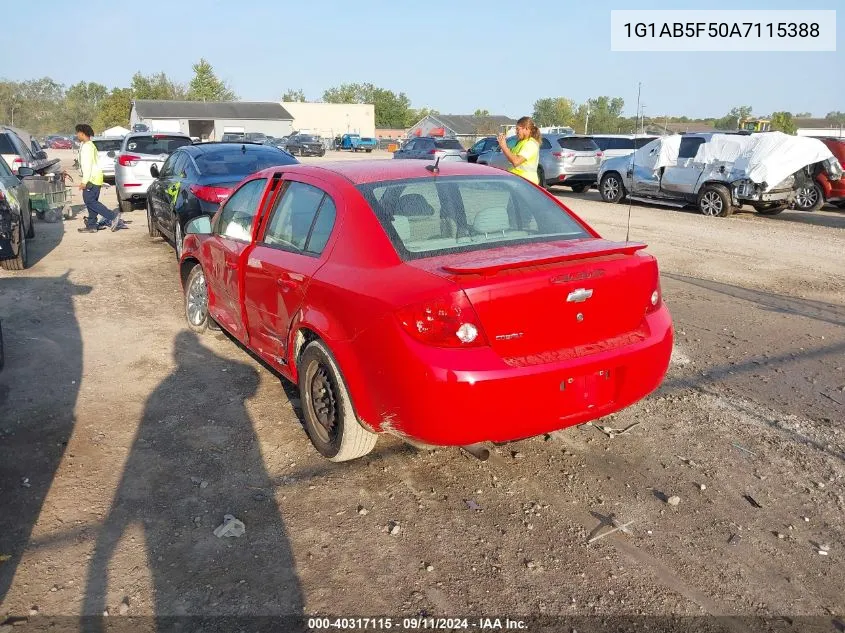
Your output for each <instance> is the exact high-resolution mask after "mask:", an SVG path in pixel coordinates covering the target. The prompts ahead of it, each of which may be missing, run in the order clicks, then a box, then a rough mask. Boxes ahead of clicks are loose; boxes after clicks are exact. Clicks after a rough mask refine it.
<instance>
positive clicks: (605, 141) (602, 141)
mask: <svg viewBox="0 0 845 633" xmlns="http://www.w3.org/2000/svg"><path fill="white" fill-rule="evenodd" d="M593 140H594V141H595V142H596V145H598V146H599V149H600V150H602V151H605V150H608V149H630V150H633V149H635V148H634V139H632V138H617V137H615V136H599V137H596V138H594V139H593Z"/></svg>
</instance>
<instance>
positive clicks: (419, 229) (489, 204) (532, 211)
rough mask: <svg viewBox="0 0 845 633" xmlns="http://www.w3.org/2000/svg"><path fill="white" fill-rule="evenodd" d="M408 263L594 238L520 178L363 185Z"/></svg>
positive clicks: (360, 187)
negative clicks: (504, 247)
mask: <svg viewBox="0 0 845 633" xmlns="http://www.w3.org/2000/svg"><path fill="white" fill-rule="evenodd" d="M358 189H359V190H360V191H361V193H362V194H363V195H364V197H365V198H366V199H367V201H368V202H369V204H370V206H371V207H372V209H373V211H374V212H375V214H376V216H377V217H378V218H379V220H380V221H381V223H382V226H384V229H385V231H386V232H387V234H388V236H390V239H391V241H392V242H393V244H394V246H395V247H396V250H397V252H398V253H399V255H400V256H401V257H403V258H404V259H417V258H421V257H432V256H434V255H442V254H447V253H454V252H467V251H480V250H486V249H490V248H496V247H498V246H502V245H505V244H512V243H525V242H552V241H558V240H571V239H578V238H584V237H589V234H588V233H587V232H586V231H585V230H584V229H583V228H582V227H581V225H580V224H578V223H577V222H576V221H575V220H574V219H573V218H572V217H571V216H570V215H569V214H568V213H567V212H566V211H565V210H564V209H563V208H562V207H560V206H559V205H558V204H557V203H556V202H554V201H553V200H551V199H549V198H548V197H547V196H546V195H544V194H543V193H542V192H540V191H539V190H538V189H536V188H535V187H534V186H532V185H531V184H530V183H528V181H526V180H524V179H522V178H519V177H488V178H483V177H482V178H479V177H467V176H463V177H440V178H436V179H434V178H430V179H415V180H404V181H390V182H379V183H371V184H367V185H360V186H359V187H358Z"/></svg>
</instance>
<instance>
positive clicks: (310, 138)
mask: <svg viewBox="0 0 845 633" xmlns="http://www.w3.org/2000/svg"><path fill="white" fill-rule="evenodd" d="M296 138H297V140H299V142H300V143H317V142H318V141H319V139H318V138H317V137H316V136H308V135H307V134H306V135H303V136H297V137H296Z"/></svg>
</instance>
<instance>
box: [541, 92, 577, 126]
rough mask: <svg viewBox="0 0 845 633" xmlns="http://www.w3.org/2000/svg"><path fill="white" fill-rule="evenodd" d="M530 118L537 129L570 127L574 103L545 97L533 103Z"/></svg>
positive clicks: (559, 98) (573, 116) (569, 100)
mask: <svg viewBox="0 0 845 633" xmlns="http://www.w3.org/2000/svg"><path fill="white" fill-rule="evenodd" d="M532 118H533V119H534V122H535V123H536V124H537V125H538V126H539V127H547V126H552V125H572V123H573V121H574V118H575V103H574V102H573V101H572V100H571V99H567V98H566V97H545V98H543V99H537V101H535V102H534V112H533V116H532Z"/></svg>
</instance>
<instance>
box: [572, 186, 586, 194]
mask: <svg viewBox="0 0 845 633" xmlns="http://www.w3.org/2000/svg"><path fill="white" fill-rule="evenodd" d="M589 188H590V185H572V191H574V192H575V193H584V192H585V191H586V190H587V189H589Z"/></svg>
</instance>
